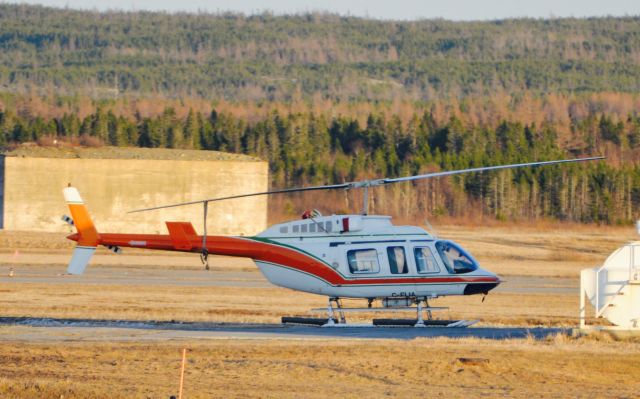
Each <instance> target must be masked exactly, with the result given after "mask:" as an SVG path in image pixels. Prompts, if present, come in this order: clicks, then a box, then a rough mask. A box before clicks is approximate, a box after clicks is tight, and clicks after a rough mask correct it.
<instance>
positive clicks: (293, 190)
mask: <svg viewBox="0 0 640 399" xmlns="http://www.w3.org/2000/svg"><path fill="white" fill-rule="evenodd" d="M351 186H352V183H342V184H330V185H327V186H311V187H297V188H285V189H282V190H273V191H263V192H260V193H249V194H239V195H231V196H229V197H217V198H208V199H203V200H198V201H189V202H181V203H179V204H171V205H162V206H154V207H152V208H144V209H135V210H133V211H129V212H127V213H137V212H145V211H153V210H156V209H164V208H174V207H177V206H185V205H194V204H202V203H205V202H215V201H223V200H229V199H236V198H245V197H255V196H257V195H270V194H283V193H296V192H300V191H314V190H334V189H338V188H350V187H351Z"/></svg>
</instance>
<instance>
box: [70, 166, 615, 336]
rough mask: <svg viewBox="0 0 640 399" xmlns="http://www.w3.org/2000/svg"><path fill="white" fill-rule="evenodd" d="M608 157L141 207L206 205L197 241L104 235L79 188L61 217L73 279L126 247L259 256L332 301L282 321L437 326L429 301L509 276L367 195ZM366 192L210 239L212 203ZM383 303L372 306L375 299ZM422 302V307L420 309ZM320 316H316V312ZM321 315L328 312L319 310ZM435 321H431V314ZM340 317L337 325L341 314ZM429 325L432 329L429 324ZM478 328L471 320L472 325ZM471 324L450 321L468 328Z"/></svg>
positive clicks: (292, 284) (184, 235)
mask: <svg viewBox="0 0 640 399" xmlns="http://www.w3.org/2000/svg"><path fill="white" fill-rule="evenodd" d="M600 159H604V157H590V158H576V159H562V160H554V161H542V162H530V163H519V164H509V165H496V166H487V167H477V168H469V169H461V170H452V171H440V172H434V173H428V174H422V175H413V176H406V177H398V178H382V179H375V180H364V181H356V182H348V183H341V184H333V185H323V186H310V187H299V188H286V189H280V190H272V191H265V192H258V193H247V194H241V195H234V196H228V197H219V198H210V199H203V200H198V201H191V202H183V203H179V204H170V205H162V206H155V207H152V208H145V209H136V210H133V211H130V213H133V212H147V211H152V210H159V209H165V208H171V207H179V206H187V205H196V204H200V205H202V206H203V217H204V221H205V223H204V224H203V225H204V231H203V234H202V235H198V234H197V232H196V231H195V229H194V227H193V225H192V224H191V223H190V222H172V221H168V222H166V226H167V229H168V233H169V234H168V235H158V234H130V233H99V232H98V231H97V229H96V227H95V225H94V223H93V221H92V219H91V216H90V215H89V211H88V209H87V207H86V206H85V204H84V202H83V200H82V198H81V196H80V193H79V191H78V190H77V188H75V187H71V186H69V187H66V188H64V190H63V193H64V198H65V201H66V202H67V204H68V207H69V210H70V212H71V217H68V216H63V220H65V221H66V222H67V223H69V224H71V225H73V226H75V228H76V230H77V232H76V233H74V234H71V235H69V236H68V237H67V238H68V239H70V240H73V241H76V242H77V246H76V248H75V249H74V252H73V255H72V258H71V261H70V262H69V265H68V268H67V272H68V273H69V274H82V273H83V272H84V270H85V268H86V267H87V265H88V263H89V261H90V259H91V257H92V255H93V253H94V252H95V251H96V248H97V247H98V246H99V245H102V246H105V247H107V248H108V249H110V250H111V251H113V252H115V253H121V252H122V248H123V247H131V248H141V249H152V250H165V251H180V252H193V253H199V254H200V256H201V259H202V261H203V263H204V264H205V267H206V268H207V269H208V256H209V255H210V254H215V255H224V256H232V257H244V258H250V259H252V260H253V261H254V262H255V264H256V265H257V267H258V268H259V270H260V271H261V272H262V274H263V275H264V276H265V277H266V278H267V280H269V281H270V282H271V283H272V284H274V285H276V286H280V287H285V288H289V289H293V290H298V291H303V292H308V293H312V294H318V295H323V296H327V297H328V306H327V308H326V309H324V310H326V312H327V318H319V319H311V318H308V319H305V318H284V317H283V322H287V321H288V322H300V323H309V324H319V325H323V326H345V325H346V318H345V316H344V312H345V311H390V310H411V311H414V310H415V312H416V319H415V320H410V321H409V323H408V324H409V325H413V326H417V327H422V326H426V325H439V324H438V321H436V320H433V319H432V313H431V312H432V311H434V310H439V309H442V308H437V307H432V306H430V305H429V300H431V299H435V298H438V297H442V296H449V295H474V294H483V295H487V294H488V292H489V291H491V290H492V289H494V288H496V287H497V286H498V285H499V284H500V283H501V279H500V277H499V276H497V275H496V274H495V273H492V272H491V271H489V270H487V269H484V268H482V267H481V266H480V264H479V263H478V261H477V260H476V259H474V258H473V256H472V255H471V254H470V253H469V252H468V251H466V250H465V249H464V248H462V247H461V246H460V245H459V244H457V243H455V242H453V241H450V240H447V239H441V238H439V237H437V236H435V235H432V234H431V233H429V232H428V231H426V230H425V229H423V228H421V227H417V226H396V225H394V224H393V223H392V220H391V217H390V216H381V215H369V212H368V199H369V189H370V188H372V187H377V186H383V185H388V184H393V183H399V182H407V181H415V180H421V179H430V178H436V177H443V176H451V175H456V174H462V173H473V172H485V171H493V170H501V169H511V168H521V167H533V166H544V165H553V164H562V163H572V162H586V161H594V160H600ZM337 189H342V190H349V189H363V190H364V195H363V208H362V211H361V212H360V213H359V214H347V215H329V216H323V215H321V214H320V212H318V211H316V210H313V211H306V212H305V213H304V214H303V215H302V218H301V219H299V220H293V221H289V222H286V223H279V224H275V225H273V226H271V227H268V228H267V229H266V230H265V231H263V232H261V233H259V234H257V235H255V236H250V237H229V236H213V235H207V231H206V225H207V224H206V220H207V213H208V205H209V203H211V202H216V201H224V200H232V199H236V198H244V197H250V196H259V195H274V194H286V193H294V192H303V191H317V190H337ZM344 298H349V299H354V298H355V299H363V300H366V301H367V307H366V308H345V307H343V306H342V302H341V300H342V299H344ZM376 300H379V301H381V302H382V306H381V307H373V306H372V304H373V302H374V301H376ZM414 305H416V306H415V307H414ZM317 310H318V309H317ZM321 310H322V309H321ZM425 310H426V311H427V315H428V318H427V320H425V319H424V316H423V312H424V311H425ZM336 314H337V315H338V316H339V318H338V317H337V316H336ZM430 323H431V324H430ZM470 323H472V322H470ZM470 323H469V322H467V321H464V320H462V321H455V322H451V323H445V324H446V325H448V326H457V327H465V326H468V325H470Z"/></svg>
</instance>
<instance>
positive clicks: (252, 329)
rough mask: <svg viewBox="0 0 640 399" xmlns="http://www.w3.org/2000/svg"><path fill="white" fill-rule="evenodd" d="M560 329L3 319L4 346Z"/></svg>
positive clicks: (512, 334) (534, 333)
mask: <svg viewBox="0 0 640 399" xmlns="http://www.w3.org/2000/svg"><path fill="white" fill-rule="evenodd" d="M568 331H569V330H568V329H562V328H502V327H470V328H445V327H426V328H415V327H372V326H369V327H333V328H323V327H312V326H297V325H295V326H294V325H280V324H240V323H233V324H221V323H207V322H188V323H186V322H185V323H182V322H175V321H135V320H92V319H50V318H28V317H23V318H20V317H1V318H0V340H2V341H30V342H57V341H156V340H180V339H229V338H233V339H400V340H412V339H415V338H435V337H448V338H466V337H473V338H483V339H496V340H502V339H512V338H525V337H529V336H531V337H534V338H536V339H543V338H545V337H547V336H549V335H554V334H558V333H567V332H568Z"/></svg>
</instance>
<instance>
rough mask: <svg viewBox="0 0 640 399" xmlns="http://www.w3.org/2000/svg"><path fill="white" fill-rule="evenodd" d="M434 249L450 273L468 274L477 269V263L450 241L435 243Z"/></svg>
mask: <svg viewBox="0 0 640 399" xmlns="http://www.w3.org/2000/svg"><path fill="white" fill-rule="evenodd" d="M436 249H437V250H438V253H439V254H440V258H442V262H443V263H444V265H445V266H446V267H447V269H448V270H449V272H451V273H455V274H462V273H469V272H472V271H474V270H476V269H478V263H477V262H476V261H475V260H474V259H473V258H472V257H471V256H470V255H469V254H467V253H466V252H465V251H464V250H463V249H462V248H460V247H459V246H457V245H456V244H454V243H452V242H451V241H438V242H436Z"/></svg>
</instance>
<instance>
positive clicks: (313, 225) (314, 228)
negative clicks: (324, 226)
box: [309, 223, 316, 233]
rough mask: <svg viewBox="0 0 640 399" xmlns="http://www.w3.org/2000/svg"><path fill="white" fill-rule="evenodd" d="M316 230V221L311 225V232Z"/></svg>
mask: <svg viewBox="0 0 640 399" xmlns="http://www.w3.org/2000/svg"><path fill="white" fill-rule="evenodd" d="M315 232H316V224H315V223H311V224H310V225H309V233H315Z"/></svg>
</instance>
